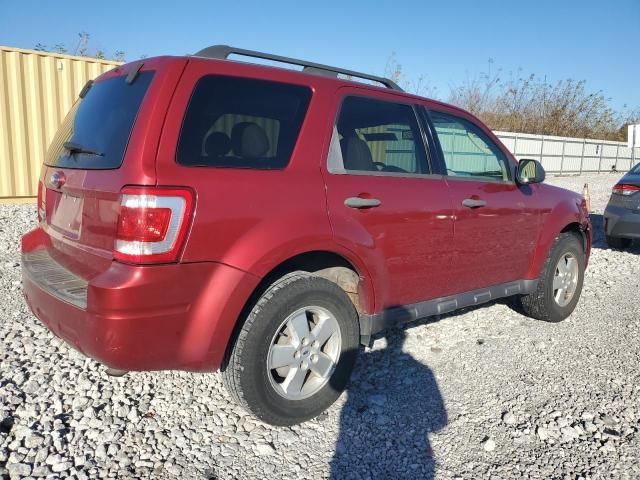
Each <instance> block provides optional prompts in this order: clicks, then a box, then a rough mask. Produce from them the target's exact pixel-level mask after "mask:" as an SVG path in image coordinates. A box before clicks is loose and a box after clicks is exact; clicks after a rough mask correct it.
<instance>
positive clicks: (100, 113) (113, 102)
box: [45, 72, 153, 169]
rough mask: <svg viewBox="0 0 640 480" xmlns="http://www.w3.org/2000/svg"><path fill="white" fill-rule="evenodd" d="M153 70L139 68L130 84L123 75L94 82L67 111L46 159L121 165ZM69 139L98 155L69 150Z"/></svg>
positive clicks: (81, 164) (51, 162) (65, 163)
mask: <svg viewBox="0 0 640 480" xmlns="http://www.w3.org/2000/svg"><path fill="white" fill-rule="evenodd" d="M152 78H153V72H141V73H140V74H139V75H138V77H137V78H136V79H135V81H134V82H133V83H132V84H128V83H126V81H125V79H126V77H124V76H121V77H115V78H110V79H108V80H104V81H101V82H97V83H94V84H93V85H92V87H91V88H90V89H89V91H88V92H87V94H86V95H85V97H84V98H82V99H81V100H78V101H77V102H76V103H75V105H74V106H73V107H72V108H71V111H69V113H68V114H67V116H66V117H65V119H64V121H63V122H62V125H61V126H60V128H59V129H58V131H57V132H56V135H55V137H54V138H53V141H52V142H51V146H50V147H49V149H48V150H47V154H46V157H45V163H46V164H47V165H51V166H54V167H65V168H82V169H109V168H118V167H119V166H120V165H122V160H123V159H124V152H125V149H126V148H127V144H128V143H129V136H130V135H131V130H132V129H133V124H134V122H135V120H136V116H137V115H138V110H139V109H140V105H141V104H142V100H143V98H144V95H145V93H146V92H147V89H148V87H149V84H150V83H151V79H152ZM65 142H72V143H75V144H78V145H80V146H82V147H83V148H86V149H89V150H93V151H94V152H99V153H100V154H101V155H91V154H86V153H77V152H76V153H73V154H71V152H69V151H68V150H67V149H65V148H64V147H63V144H64V143H65Z"/></svg>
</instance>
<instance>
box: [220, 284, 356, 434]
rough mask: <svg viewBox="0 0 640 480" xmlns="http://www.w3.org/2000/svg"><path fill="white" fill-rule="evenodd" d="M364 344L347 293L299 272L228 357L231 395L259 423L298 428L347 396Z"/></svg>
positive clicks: (276, 291) (255, 316)
mask: <svg viewBox="0 0 640 480" xmlns="http://www.w3.org/2000/svg"><path fill="white" fill-rule="evenodd" d="M359 343H360V329H359V322H358V314H357V312H356V309H355V307H354V306H353V303H352V302H351V300H349V297H347V295H346V294H345V293H344V291H343V290H342V289H341V288H340V287H338V286H337V285H336V284H335V283H333V282H330V281H329V280H326V279H324V278H321V277H316V276H313V275H312V274H309V273H306V272H295V273H292V274H289V275H286V276H284V277H283V278H281V279H279V280H278V281H276V282H275V283H274V284H273V285H271V286H270V287H269V288H268V289H267V290H266V292H265V293H264V294H263V295H262V296H261V297H260V299H259V300H258V301H257V302H256V304H255V305H254V306H253V308H252V309H251V311H250V312H249V314H248V315H247V317H246V319H245V321H244V323H243V324H242V326H241V327H240V330H239V332H238V334H237V336H236V338H235V341H234V342H233V344H232V346H231V347H230V349H229V351H228V353H227V356H226V359H225V362H224V365H223V367H222V378H223V381H224V384H225V386H226V388H227V390H228V391H229V393H230V394H231V396H232V397H233V398H234V399H235V400H236V401H237V402H238V403H239V404H241V405H242V406H244V407H245V408H246V409H247V410H249V411H250V412H251V413H253V414H254V415H255V416H256V417H258V418H260V419H261V420H263V421H265V422H267V423H270V424H272V425H293V424H296V423H300V422H303V421H305V420H308V419H310V418H313V417H315V416H317V415H318V414H320V413H321V412H323V411H324V410H325V409H327V408H328V407H329V406H330V405H331V404H332V403H333V402H335V400H336V399H337V398H338V397H339V396H340V394H341V392H342V391H343V390H344V388H345V387H346V385H347V382H348V380H349V377H350V375H351V371H352V370H353V367H354V364H355V361H356V357H357V353H358V349H359Z"/></svg>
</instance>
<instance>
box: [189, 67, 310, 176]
mask: <svg viewBox="0 0 640 480" xmlns="http://www.w3.org/2000/svg"><path fill="white" fill-rule="evenodd" d="M310 98H311V91H310V89H309V88H307V87H303V86H298V85H290V84H284V83H276V82H269V81H264V80H254V79H247V78H235V77H225V76H220V75H208V76H205V77H202V78H201V79H200V80H199V81H198V83H197V85H196V87H195V89H194V92H193V95H192V96H191V100H190V101H189V105H188V107H187V113H186V114H185V118H184V122H183V124H182V130H181V131H180V139H179V140H178V148H177V152H176V160H177V162H178V163H179V164H181V165H190V166H205V167H229V168H256V169H279V168H284V167H285V166H286V165H287V163H289V158H290V157H291V152H292V151H293V147H294V145H295V143H296V140H297V138H298V134H299V133H300V128H301V126H302V121H303V119H304V116H305V114H306V112H307V107H308V106H309V100H310Z"/></svg>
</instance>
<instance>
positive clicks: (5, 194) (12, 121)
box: [0, 46, 120, 198]
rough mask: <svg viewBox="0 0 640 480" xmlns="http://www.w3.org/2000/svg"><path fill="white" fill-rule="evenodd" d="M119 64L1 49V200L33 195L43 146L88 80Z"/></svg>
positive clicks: (43, 149) (33, 51) (44, 147)
mask: <svg viewBox="0 0 640 480" xmlns="http://www.w3.org/2000/svg"><path fill="white" fill-rule="evenodd" d="M117 65H120V63H118V62H110V61H106V60H98V59H92V58H86V57H72V56H69V55H59V54H54V53H49V52H39V51H35V50H23V49H18V48H10V47H3V46H0V198H16V197H32V196H35V195H36V194H37V181H38V177H39V175H40V165H41V164H42V160H43V158H44V154H45V152H46V149H47V146H48V145H49V143H50V142H51V140H52V139H53V135H54V134H55V132H56V129H57V128H58V125H59V124H60V123H61V122H62V120H63V118H64V116H65V115H66V113H67V112H68V111H69V109H70V108H71V105H73V102H74V101H75V100H76V98H77V96H78V93H79V92H80V90H81V89H82V87H83V85H84V84H85V83H86V82H87V80H90V79H93V78H95V77H97V76H98V75H100V74H102V73H103V72H106V71H107V70H111V69H112V68H113V67H115V66H117Z"/></svg>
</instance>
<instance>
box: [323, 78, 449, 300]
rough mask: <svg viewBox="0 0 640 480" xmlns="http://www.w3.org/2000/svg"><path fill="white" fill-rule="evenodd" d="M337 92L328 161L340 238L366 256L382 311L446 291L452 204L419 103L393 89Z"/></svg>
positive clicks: (330, 194) (333, 215) (336, 232)
mask: <svg viewBox="0 0 640 480" xmlns="http://www.w3.org/2000/svg"><path fill="white" fill-rule="evenodd" d="M339 92H340V95H339V99H340V101H339V105H337V106H336V110H337V112H336V116H335V123H334V124H333V126H332V129H331V140H330V144H329V146H328V155H327V162H326V164H325V165H324V166H323V174H324V177H325V183H326V188H327V201H328V211H329V219H330V222H331V226H332V228H333V231H334V235H335V237H336V240H337V242H339V243H341V244H342V245H343V246H344V247H346V248H349V249H351V250H352V251H354V252H355V253H356V254H357V255H358V256H359V257H360V258H361V259H363V260H364V262H365V263H366V265H367V268H368V269H369V272H368V274H369V275H370V276H371V278H372V279H373V283H374V289H375V296H376V310H377V311H380V310H382V309H383V308H388V307H394V306H401V305H408V304H413V303H416V302H419V301H422V300H425V299H430V298H435V297H439V296H443V295H445V294H446V293H447V292H448V286H447V278H448V272H449V268H450V262H451V251H450V248H451V243H452V240H453V221H452V211H451V205H450V202H449V196H448V193H447V186H446V184H445V182H444V181H443V178H442V176H439V175H433V174H432V171H431V165H430V160H429V158H430V151H431V148H429V144H428V142H426V136H425V133H424V130H423V126H422V124H421V122H420V121H419V120H418V117H417V115H416V108H415V106H414V105H412V104H411V103H410V102H408V101H407V100H406V99H405V98H404V97H400V96H395V95H385V94H380V95H379V96H378V95H376V97H372V96H370V95H371V94H370V92H368V91H366V90H360V89H357V88H346V89H344V88H343V89H340V90H339Z"/></svg>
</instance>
